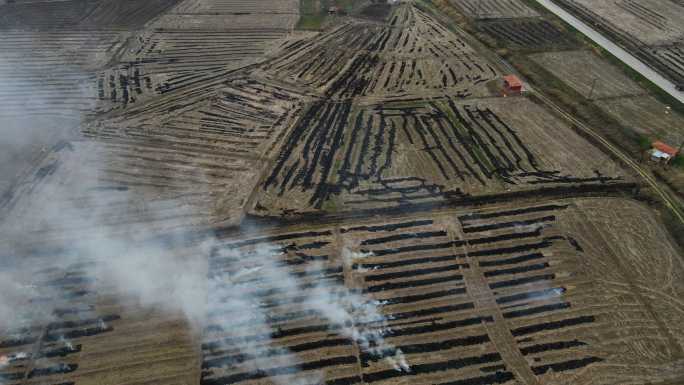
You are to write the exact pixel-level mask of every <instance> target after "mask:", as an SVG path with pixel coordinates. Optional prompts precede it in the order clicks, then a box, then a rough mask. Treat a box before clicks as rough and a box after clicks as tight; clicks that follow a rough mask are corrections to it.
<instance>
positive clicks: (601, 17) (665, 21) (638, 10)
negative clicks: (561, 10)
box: [563, 0, 684, 46]
mask: <svg viewBox="0 0 684 385" xmlns="http://www.w3.org/2000/svg"><path fill="white" fill-rule="evenodd" d="M563 3H565V4H567V5H568V6H571V7H573V8H575V9H577V11H580V10H581V11H583V13H585V14H587V15H590V14H591V15H593V16H594V17H596V21H597V22H601V23H606V24H607V25H608V26H609V27H610V28H615V29H616V30H618V31H620V32H622V33H623V34H626V35H629V36H632V37H633V38H636V39H638V40H639V41H640V42H641V43H642V44H644V45H649V46H654V45H661V44H667V43H670V42H675V41H677V40H679V39H681V37H682V35H683V34H684V25H683V24H682V20H684V7H682V6H681V5H679V4H676V3H674V2H672V1H659V0H640V1H635V0H599V1H595V0H563Z"/></svg>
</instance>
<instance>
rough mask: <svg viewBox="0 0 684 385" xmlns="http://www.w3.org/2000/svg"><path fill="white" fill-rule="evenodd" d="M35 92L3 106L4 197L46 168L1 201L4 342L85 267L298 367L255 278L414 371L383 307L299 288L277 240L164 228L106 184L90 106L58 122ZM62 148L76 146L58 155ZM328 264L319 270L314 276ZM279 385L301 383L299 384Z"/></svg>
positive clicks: (138, 199) (119, 291) (260, 354)
mask: <svg viewBox="0 0 684 385" xmlns="http://www.w3.org/2000/svg"><path fill="white" fill-rule="evenodd" d="M2 2H3V0H0V5H2ZM3 54H7V53H3ZM1 60H3V59H2V58H0V69H4V70H0V93H2V94H12V93H15V92H16V93H19V91H21V90H20V89H15V88H12V87H16V84H17V83H16V82H13V81H10V80H11V79H12V78H13V77H15V76H16V74H17V73H19V72H21V71H22V69H21V68H15V67H13V66H12V65H9V64H7V63H5V62H2V61H1ZM56 67H58V66H56ZM7 69H9V71H8V70H7ZM24 75H26V77H28V78H30V77H31V76H32V75H31V74H24ZM30 75H31V76H30ZM3 87H4V88H3ZM74 87H76V88H79V89H80V98H82V99H84V100H90V99H92V100H94V99H95V95H94V89H93V88H92V87H90V86H87V85H82V84H74ZM38 88H39V89H40V87H39V86H38ZM37 95H38V93H36V94H32V95H31V98H30V101H27V103H29V102H30V103H31V105H28V104H23V105H22V103H15V104H12V105H0V134H1V135H2V138H3V140H2V141H1V142H0V194H4V193H6V192H7V191H9V187H10V184H12V183H13V182H15V181H16V177H17V176H18V175H20V174H22V173H23V172H24V171H26V170H27V168H28V167H29V165H30V164H31V163H32V162H35V161H36V160H40V162H39V165H38V167H37V168H33V170H32V172H31V173H26V174H25V177H24V179H22V181H21V183H19V184H18V185H15V186H14V187H17V186H18V188H16V189H15V195H14V196H7V195H6V198H7V197H8V198H7V199H5V200H0V209H2V212H0V245H2V246H0V258H2V259H1V260H0V340H1V339H5V338H13V337H16V338H20V337H21V334H22V330H23V329H25V328H30V327H31V326H37V327H45V326H46V325H47V324H49V323H50V322H53V321H55V320H56V318H55V309H58V308H60V307H64V306H69V304H68V299H65V298H67V297H68V296H67V295H66V293H60V292H56V291H55V290H56V289H55V287H52V286H45V285H44V282H40V281H38V280H37V278H36V277H38V276H39V275H37V272H38V271H49V272H50V274H51V275H52V276H60V275H62V276H64V275H66V274H69V273H70V272H72V271H73V270H75V269H77V270H79V272H80V273H81V274H83V275H84V276H87V277H91V278H92V279H93V282H94V285H95V288H96V290H95V291H97V292H101V293H108V294H110V293H113V294H114V295H115V296H116V297H119V298H120V299H121V300H122V302H123V303H129V302H130V301H131V300H134V301H136V302H138V303H139V304H140V305H142V306H145V307H149V308H153V309H156V310H159V311H163V312H165V313H168V314H169V315H174V316H183V317H184V318H185V319H186V320H187V321H188V326H189V327H190V328H191V329H192V331H193V334H194V335H195V336H198V337H199V336H201V335H202V334H203V333H207V331H206V328H207V327H208V326H209V325H211V326H213V327H215V328H217V329H218V330H219V331H220V332H221V333H222V334H223V335H225V336H228V340H232V341H240V340H241V337H242V335H241V334H239V333H236V330H238V329H237V328H235V326H236V325H240V324H248V325H250V328H251V329H253V330H254V331H260V335H261V336H264V337H263V338H262V339H259V340H258V341H242V342H241V343H239V346H240V350H241V354H242V355H243V356H244V357H251V358H254V359H250V360H246V361H245V362H248V364H247V365H250V366H251V367H250V369H253V370H261V369H268V368H273V367H294V368H296V367H298V365H299V364H300V362H299V359H298V358H297V355H296V354H294V353H293V352H290V351H288V350H287V349H286V348H283V347H279V346H278V344H277V342H276V341H274V340H272V338H271V337H270V336H271V335H272V334H273V333H274V330H273V329H272V326H271V319H272V314H270V312H269V311H268V310H267V309H265V308H264V307H262V306H260V301H261V299H260V298H259V297H258V296H257V295H255V294H254V284H253V281H254V279H255V277H258V278H259V282H260V285H261V286H260V287H261V288H262V290H271V289H278V290H281V291H282V292H283V293H285V294H284V295H301V294H302V293H306V298H305V300H304V301H302V302H300V303H298V304H297V305H296V306H294V307H293V308H292V311H304V310H313V311H315V312H316V314H317V315H318V316H319V317H320V318H321V319H323V320H325V321H327V322H328V323H329V324H331V325H332V326H336V328H335V331H336V332H338V333H340V334H342V335H343V336H345V337H347V338H350V339H353V340H354V341H356V342H357V343H358V345H359V346H360V347H361V348H362V349H363V350H365V351H366V352H368V353H370V354H374V355H378V356H386V357H389V358H387V360H388V361H389V362H390V363H391V365H393V366H394V367H395V368H396V369H397V370H409V366H408V364H407V362H406V360H405V359H404V357H403V355H402V353H401V351H400V350H397V349H395V348H394V347H393V346H391V344H389V343H387V342H386V341H385V340H384V339H383V335H384V334H385V332H386V328H387V319H386V318H385V317H384V316H383V315H382V312H381V310H380V308H381V304H380V303H378V302H375V301H372V300H370V299H368V298H365V297H364V296H362V295H359V294H355V293H352V292H350V291H349V290H348V289H346V288H345V287H344V286H341V285H339V284H333V283H330V282H328V281H326V280H319V281H316V282H315V284H314V285H313V286H312V287H309V288H308V289H307V290H305V291H304V290H302V287H303V285H304V284H305V282H304V281H303V279H300V278H298V277H295V276H294V275H293V274H291V271H290V270H289V268H288V267H287V266H286V265H284V264H282V263H281V262H280V257H281V256H280V255H279V251H278V250H279V247H278V246H277V245H263V246H261V247H259V248H257V250H254V251H253V253H251V254H250V255H248V256H247V255H241V254H240V252H239V251H236V250H226V249H224V248H223V247H222V243H221V242H219V241H218V240H216V239H213V238H211V237H206V238H204V239H201V240H198V239H196V238H195V237H194V236H189V235H188V233H189V231H187V230H189V229H185V228H183V224H182V223H177V224H173V223H171V224H166V225H164V227H159V226H158V225H156V224H155V223H157V222H156V221H155V219H157V218H156V216H157V215H159V213H158V212H159V211H162V210H157V209H158V208H159V207H157V206H156V203H154V202H150V201H148V200H147V198H146V197H148V196H150V195H149V194H148V193H149V192H144V191H138V190H132V189H130V190H129V189H128V188H117V187H121V186H116V185H111V184H106V183H103V182H102V181H103V180H106V179H108V178H107V174H106V171H105V170H106V169H107V165H108V164H109V163H110V162H111V158H110V156H111V155H108V152H107V148H106V146H103V145H101V144H97V143H95V142H92V141H88V140H86V139H84V138H80V137H78V136H77V135H76V132H77V131H78V127H79V125H80V124H82V120H83V118H84V116H83V115H84V114H85V113H86V111H82V110H63V111H61V116H60V117H59V118H57V117H54V116H45V117H37V116H34V115H33V114H32V113H31V112H30V110H31V108H35V107H36V106H40V105H45V106H49V104H50V103H52V102H53V101H50V100H49V99H45V100H42V99H41V98H40V97H39V96H37ZM29 107H30V108H29ZM59 141H69V144H68V145H64V146H59V148H56V147H55V145H56V144H57V143H58V142H59ZM27 154H28V155H27ZM152 195H153V194H152ZM169 205H171V206H172V208H173V209H172V210H171V211H173V212H172V214H173V215H171V216H173V217H179V218H182V217H183V216H184V214H188V215H190V214H193V213H190V212H187V213H185V212H184V210H192V209H189V208H187V207H186V206H184V205H183V204H182V202H181V201H180V200H179V201H178V202H166V203H165V207H163V209H164V210H163V211H164V212H165V215H169ZM193 209H195V208H193ZM255 231H256V229H255ZM41 249H46V250H54V252H50V253H48V256H46V255H45V254H44V253H34V251H35V250H41ZM340 252H341V253H342V256H343V258H344V259H345V260H351V259H354V258H362V257H364V255H357V254H355V253H352V252H351V251H349V250H348V249H344V250H341V251H340ZM212 253H218V256H219V257H231V258H233V259H235V260H236V261H240V262H239V263H238V264H237V265H236V266H234V267H233V269H232V272H231V273H230V274H227V275H226V274H213V273H212V272H210V271H209V268H208V263H209V256H210V254H212ZM246 260H249V263H248V264H247V265H245V264H244V262H243V261H246ZM321 269H323V267H322V266H318V265H312V266H311V268H310V271H311V274H310V276H314V275H315V273H314V272H315V271H318V270H321ZM216 293H224V295H216ZM35 299H41V301H40V302H36V301H35ZM226 308H228V309H231V312H230V313H231V316H230V317H225V318H223V319H220V318H219V319H218V320H217V319H214V318H212V319H208V316H207V315H208V314H211V313H212V310H213V309H226ZM105 326H106V325H104V321H103V327H105ZM338 327H339V328H338ZM62 343H63V344H64V345H65V346H69V344H70V341H68V340H66V339H63V341H62ZM197 343H199V341H198V342H197ZM26 354H27V352H23V351H17V352H13V353H12V354H10V355H7V356H2V357H0V369H1V368H2V367H4V366H6V365H11V364H12V363H13V362H14V361H16V360H20V359H24V358H25V355H26ZM299 381H300V382H299V383H300V384H302V385H303V384H314V383H320V381H321V378H320V377H319V376H318V375H317V374H314V375H307V376H303V378H302V379H301V380H299ZM0 383H2V381H1V380H0ZM283 383H287V384H297V383H296V382H295V381H294V380H293V379H292V378H288V379H287V380H286V381H284V382H283Z"/></svg>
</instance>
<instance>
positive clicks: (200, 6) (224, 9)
mask: <svg viewBox="0 0 684 385" xmlns="http://www.w3.org/2000/svg"><path fill="white" fill-rule="evenodd" d="M297 12H298V3H297V1H296V0H270V1H259V2H253V1H245V0H215V1H211V2H207V1H200V0H191V1H184V2H181V3H180V4H179V5H178V6H177V7H175V8H174V9H173V11H172V13H177V14H229V15H230V14H252V13H258V14H290V13H297Z"/></svg>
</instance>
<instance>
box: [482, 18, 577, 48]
mask: <svg viewBox="0 0 684 385" xmlns="http://www.w3.org/2000/svg"><path fill="white" fill-rule="evenodd" d="M477 28H478V29H479V30H480V31H483V32H485V33H486V34H487V35H489V36H491V37H492V38H493V39H494V40H495V41H496V44H497V45H498V46H500V47H507V48H513V49H525V50H542V49H545V48H553V49H559V48H562V49H568V48H573V47H576V46H577V45H578V43H577V41H576V40H575V39H573V38H572V37H571V35H569V34H568V32H567V31H565V30H562V29H560V28H559V27H558V26H556V25H555V24H553V23H550V22H548V21H546V20H543V19H521V20H503V21H483V22H479V23H478V24H477Z"/></svg>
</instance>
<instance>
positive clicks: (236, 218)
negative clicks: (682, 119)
mask: <svg viewBox="0 0 684 385" xmlns="http://www.w3.org/2000/svg"><path fill="white" fill-rule="evenodd" d="M75 3H76V2H71V1H59V2H47V1H46V2H40V3H35V2H29V1H20V0H17V1H15V2H14V3H12V4H3V5H0V15H12V17H3V16H0V28H1V29H2V31H0V32H1V33H0V48H2V49H3V50H5V49H8V50H9V49H10V48H11V52H12V55H9V56H8V57H9V59H8V63H5V62H1V61H0V74H3V73H9V74H11V77H12V78H13V79H14V81H13V82H10V83H7V84H0V91H2V92H0V102H7V103H8V104H7V105H10V104H11V105H12V106H16V108H20V107H21V106H25V107H23V108H26V114H40V115H41V116H46V117H53V116H58V115H59V114H60V113H61V112H63V111H67V112H68V114H70V115H69V116H73V115H76V116H78V117H80V118H81V119H82V122H81V124H80V125H79V127H80V130H79V131H80V132H79V133H78V135H76V136H77V138H76V139H70V140H69V141H65V142H63V143H61V144H59V145H56V146H55V144H56V143H46V147H47V148H50V150H47V151H44V152H45V153H44V154H37V155H35V158H31V159H36V160H35V161H34V163H33V164H32V167H29V168H26V170H23V172H22V173H20V174H21V175H23V177H22V179H21V181H20V183H17V184H15V185H14V186H13V187H12V188H11V191H12V193H11V194H9V195H8V196H7V197H6V199H5V200H4V201H3V202H2V206H1V207H0V209H1V210H2V211H0V244H2V245H3V246H2V247H0V258H1V259H0V271H2V272H4V273H7V274H9V275H10V276H12V277H16V278H22V279H24V278H25V279H26V280H27V281H28V282H30V285H31V286H30V287H33V288H39V289H41V290H38V291H37V292H40V293H43V294H41V295H37V294H35V295H28V296H27V298H26V299H25V300H26V301H29V302H31V303H36V304H43V303H44V304H50V303H59V304H60V305H59V306H58V307H57V308H55V309H54V310H53V311H52V314H51V317H52V318H51V320H50V321H49V322H47V321H45V322H34V323H33V324H31V325H28V326H27V327H26V328H22V329H17V330H0V356H7V357H13V358H12V359H11V360H10V361H9V362H8V363H7V364H6V365H2V366H0V382H2V383H3V385H5V384H8V385H19V384H21V385H29V384H30V385H38V384H45V385H55V384H59V385H82V384H85V385H90V384H92V385H95V384H97V385H115V384H116V385H143V384H172V385H181V384H183V385H185V384H194V385H197V384H199V385H219V384H238V383H239V384H246V385H252V384H254V385H256V384H283V383H288V384H306V383H311V384H313V383H325V384H326V385H345V384H364V383H382V384H409V383H410V384H449V385H485V384H510V385H513V384H529V385H532V384H553V385H557V384H606V385H607V384H614V385H623V384H646V383H659V382H673V383H676V382H677V381H679V380H681V379H682V378H684V371H683V370H682V366H681V362H682V360H684V349H683V346H684V328H682V327H681V325H682V324H684V300H682V298H683V297H682V295H683V294H684V284H683V283H682V282H683V281H682V276H683V275H684V266H683V262H684V260H682V250H681V249H679V248H678V246H677V245H676V243H675V242H674V241H673V238H672V235H671V234H670V233H669V232H668V231H667V229H666V227H665V226H664V224H663V220H662V218H660V216H659V215H658V214H657V212H656V211H655V210H653V207H651V206H650V205H649V201H648V200H647V199H644V196H643V195H641V194H640V193H639V189H640V188H641V186H640V184H639V181H638V179H636V178H634V177H633V176H632V175H631V174H630V173H629V172H627V171H626V170H624V169H622V168H621V166H620V165H619V164H618V163H617V162H616V161H614V160H612V159H611V158H610V156H608V155H607V154H604V153H603V152H602V151H601V150H600V149H599V148H598V147H596V146H594V145H592V144H591V143H590V142H588V141H587V140H586V139H584V138H583V137H582V136H580V135H579V134H577V133H576V132H575V131H574V130H573V128H572V126H571V124H570V123H568V122H566V121H565V120H563V119H561V118H559V117H557V116H556V115H554V114H553V113H551V112H550V111H548V110H546V109H545V107H544V106H543V105H542V104H539V103H537V102H536V101H535V99H534V98H530V97H526V96H519V97H504V96H502V95H501V93H500V89H501V84H502V80H501V76H502V75H503V74H504V73H505V70H504V69H503V68H501V67H502V66H501V64H500V63H498V62H496V61H495V60H493V59H492V55H490V54H488V53H487V52H484V51H483V50H482V49H483V48H482V47H481V46H480V45H478V44H473V40H472V37H471V36H468V35H466V34H465V33H463V32H461V31H458V30H455V29H451V28H449V27H448V26H447V25H445V24H443V23H442V22H441V21H440V20H439V18H438V17H437V16H435V15H433V14H431V13H429V12H427V11H426V10H425V9H424V7H422V6H421V7H420V8H419V7H417V6H415V4H412V3H406V4H402V5H399V6H394V7H392V8H391V11H390V12H389V13H388V14H387V17H386V18H384V19H383V18H382V17H381V15H380V16H379V15H376V14H373V16H374V17H373V18H368V17H355V16H353V15H351V16H345V17H340V18H335V21H334V22H332V23H331V25H330V26H329V28H327V29H326V30H324V31H322V32H320V33H314V32H306V33H303V32H293V31H292V30H291V28H292V27H293V26H294V25H295V23H296V22H297V12H298V9H299V7H298V4H297V2H296V1H277V0H268V1H262V2H258V4H257V3H256V2H253V1H248V0H185V1H171V0H166V1H164V0H160V1H153V2H149V3H145V4H142V3H136V4H134V3H133V2H126V3H125V5H124V3H123V2H116V1H114V0H98V1H88V2H83V3H79V4H75ZM453 4H454V5H455V6H456V7H460V8H459V9H462V11H463V12H466V11H467V12H471V13H472V14H473V15H474V17H476V18H479V19H478V21H477V23H484V24H478V25H480V26H482V28H483V29H482V31H489V32H488V33H495V32H496V31H498V32H496V33H503V34H507V33H509V31H510V30H511V29H510V28H508V27H506V23H508V22H509V21H507V20H508V18H515V21H514V22H515V26H520V28H521V29H523V30H525V31H528V32H529V31H532V32H529V36H528V37H526V38H523V39H520V40H518V43H516V44H518V45H517V47H518V48H517V49H520V50H521V52H525V54H527V53H530V54H537V53H539V50H536V49H534V47H537V46H535V44H539V46H538V47H548V46H549V44H551V45H553V44H555V43H554V42H560V43H561V44H562V45H563V46H564V47H568V46H570V47H572V46H574V45H575V44H577V42H576V41H574V40H573V39H568V38H566V37H563V36H559V35H555V36H556V37H554V35H553V34H552V33H548V32H549V31H551V32H553V31H559V30H560V29H559V28H560V27H558V26H557V25H556V24H551V23H549V24H544V23H541V24H539V23H537V22H539V21H542V20H543V19H542V17H541V16H538V12H537V11H536V10H534V9H531V8H528V7H527V5H525V2H524V1H522V0H520V1H518V0H487V1H486V2H484V5H483V6H481V8H478V6H477V5H476V4H477V2H474V1H470V0H453ZM473 4H475V5H473ZM473 7H474V8H473ZM359 9H360V10H363V9H364V7H359ZM482 12H484V13H482ZM55 15H61V16H60V17H59V18H57V17H55ZM127 15H128V16H127ZM130 15H135V17H131V16H130ZM487 15H494V16H491V17H492V18H493V19H496V20H484V19H482V18H488V17H489V16H487ZM362 16H363V15H362ZM532 21H533V22H534V23H533V24H529V23H528V22H532ZM510 22H511V23H513V21H510ZM55 23H59V25H58V27H59V28H58V29H57V30H55V29H54V27H55ZM485 24H486V25H485ZM473 25H474V24H473ZM96 26H102V28H96ZM516 28H517V27H516ZM478 33H480V32H478ZM485 33H487V32H485ZM561 35H562V34H561ZM535 39H536V40H535ZM28 42H32V44H33V45H30V44H29V43H28ZM530 47H532V48H530ZM574 48H576V47H574ZM544 55H545V54H544ZM542 58H543V57H542ZM55 63H58V64H59V65H56V64H55ZM592 63H593V64H592V66H591V68H592V69H595V70H596V71H599V72H601V73H602V74H603V75H605V76H609V77H610V76H612V77H614V78H615V79H620V75H618V74H617V73H616V72H614V71H611V67H609V66H608V65H607V64H606V63H603V62H600V61H595V62H594V61H592ZM18 64H21V65H18ZM50 71H53V72H50ZM46 79H47V80H46ZM588 79H589V78H587V77H581V78H577V79H575V80H573V82H572V84H569V85H568V87H577V92H579V93H584V92H586V85H587V81H588ZM48 80H50V81H48ZM5 87H7V88H5ZM17 90H21V91H22V92H18V91H17ZM638 90H639V88H638V87H636V86H635V85H633V84H628V83H625V84H623V85H622V86H620V87H613V88H605V87H601V88H597V92H598V93H597V97H600V98H601V99H600V102H601V103H617V102H623V103H624V102H625V101H629V100H632V99H630V98H634V96H631V95H633V94H639V91H638ZM31 94H33V95H41V97H42V99H44V100H43V101H42V102H41V103H31V98H30V97H29V96H27V95H31ZM637 97H641V96H637ZM635 100H636V99H635ZM639 100H641V99H639ZM12 103H14V104H12ZM625 108H628V107H625ZM3 113H5V110H2V109H0V117H1V118H5V119H9V118H10V117H11V115H10V114H5V115H3ZM663 124H666V123H663ZM41 127H43V129H44V130H45V133H46V135H45V137H44V138H43V139H44V140H45V141H46V142H51V141H55V140H57V139H51V136H49V135H48V134H49V133H54V132H53V131H52V130H53V129H52V127H51V126H50V125H44V126H41ZM67 128H71V127H67ZM653 129H654V130H656V129H658V130H660V128H653ZM15 171H16V170H15ZM13 172H14V171H13ZM84 213H86V214H87V215H84ZM36 218H40V220H37V219H36ZM50 218H58V220H57V221H56V222H52V221H51V220H50ZM103 233H104V234H108V235H109V236H112V237H115V238H116V239H125V240H129V239H130V240H131V242H133V241H134V242H135V243H131V244H136V245H137V244H138V243H137V242H140V244H143V245H146V244H147V243H146V242H149V243H153V244H164V245H167V246H168V250H166V251H165V254H164V258H168V261H169V263H172V262H174V261H188V260H190V261H197V262H199V264H200V265H201V266H203V269H204V270H202V272H201V274H202V275H206V278H207V279H206V281H204V280H201V281H202V282H197V284H198V285H199V286H205V285H208V282H214V283H215V282H221V283H223V284H222V285H221V284H220V285H216V286H212V289H211V290H209V291H208V293H207V298H203V299H202V300H200V301H198V304H197V306H199V307H200V308H201V309H202V312H203V314H205V317H204V318H205V322H204V324H203V327H201V328H196V327H192V326H191V322H189V321H188V320H187V319H186V318H185V317H184V315H183V314H175V313H174V314H169V313H167V312H163V311H161V310H159V309H155V308H153V307H150V306H146V304H145V302H144V301H143V302H140V301H138V300H137V299H136V298H134V297H129V296H126V295H121V294H117V293H119V289H117V288H114V287H110V286H106V285H103V284H101V283H100V282H97V281H95V280H94V277H93V276H91V273H92V268H91V266H92V265H94V264H97V263H100V262H102V261H100V260H98V258H101V256H102V254H101V253H96V252H93V253H92V254H93V255H91V254H89V253H88V252H85V251H82V250H81V252H80V253H78V255H77V256H76V258H75V259H74V258H71V259H70V263H68V264H63V263H60V261H61V260H63V258H62V257H63V256H64V255H65V254H69V253H70V249H69V246H70V245H71V244H72V243H77V242H78V243H83V242H84V241H88V240H89V239H97V238H96V237H97V236H101V235H102V234H103ZM119 237H120V238H119ZM208 240H211V242H212V243H211V248H209V249H208V248H207V246H206V245H207V241H208ZM263 250H267V251H268V253H267V255H268V257H269V258H270V263H269V265H274V266H278V267H279V268H281V269H283V270H284V271H285V272H286V273H287V274H288V276H289V277H292V278H293V279H296V282H297V285H296V287H294V288H293V287H279V285H284V284H285V282H284V281H279V280H273V279H272V277H273V276H274V275H272V274H267V272H264V273H263V274H247V275H244V272H245V271H250V269H254V268H255V264H257V261H258V258H260V257H261V255H262V254H263ZM121 252H128V250H127V249H126V247H122V248H121ZM134 255H135V254H134ZM256 267H257V268H259V266H256ZM239 277H242V278H239ZM239 279H242V280H243V281H239V282H240V283H242V284H240V285H234V283H235V282H236V280H239ZM320 284H325V285H327V286H329V287H332V288H335V290H340V291H349V292H352V293H355V294H357V295H361V296H364V297H365V298H366V300H367V303H371V304H373V305H374V306H375V307H377V309H378V310H379V312H380V313H381V314H382V315H384V317H385V318H386V321H385V322H375V321H373V322H370V321H369V322H364V323H360V322H359V321H358V320H356V319H354V320H353V321H350V323H342V324H341V323H334V322H331V321H329V320H328V319H327V318H325V317H323V316H322V314H320V311H319V310H320V309H319V308H312V307H308V306H309V305H310V304H309V303H308V302H306V301H304V300H303V298H306V297H307V296H308V295H309V294H312V293H315V292H316V288H317V287H319V285H320ZM27 293H29V294H30V293H33V291H29V292H27ZM243 298H258V301H255V302H254V303H253V304H252V305H253V306H254V307H255V308H258V309H260V310H259V311H260V312H263V314H265V315H266V317H265V323H264V324H263V325H262V326H261V327H259V328H257V327H255V326H254V323H253V322H250V320H249V319H245V315H244V314H240V312H236V311H235V310H236V309H234V308H232V307H231V305H230V304H231V303H233V301H235V300H240V299H243ZM347 310H349V311H351V312H355V311H358V309H356V308H353V307H351V306H350V308H349V309H347ZM194 325H196V324H194ZM223 325H230V328H229V329H226V328H224V327H223ZM351 327H355V328H357V329H361V330H364V331H365V332H367V333H375V334H377V335H381V336H382V337H383V338H384V340H385V342H386V344H387V345H386V346H384V348H383V349H381V350H380V351H376V352H374V353H369V351H368V349H366V348H365V347H364V343H363V340H362V339H360V338H358V336H353V335H350V334H349V333H348V330H349V329H350V328H351ZM255 341H256V342H258V341H271V345H270V346H266V347H262V348H261V349H258V350H256V351H253V350H250V347H253V346H254V342H255ZM285 348H286V349H285ZM399 351H401V353H402V354H403V355H404V357H405V359H406V361H407V363H408V365H409V366H410V370H397V369H396V368H395V367H393V365H392V361H391V359H392V358H396V357H398V354H399ZM18 353H25V355H20V356H17V354H18ZM0 365H1V364H0Z"/></svg>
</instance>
